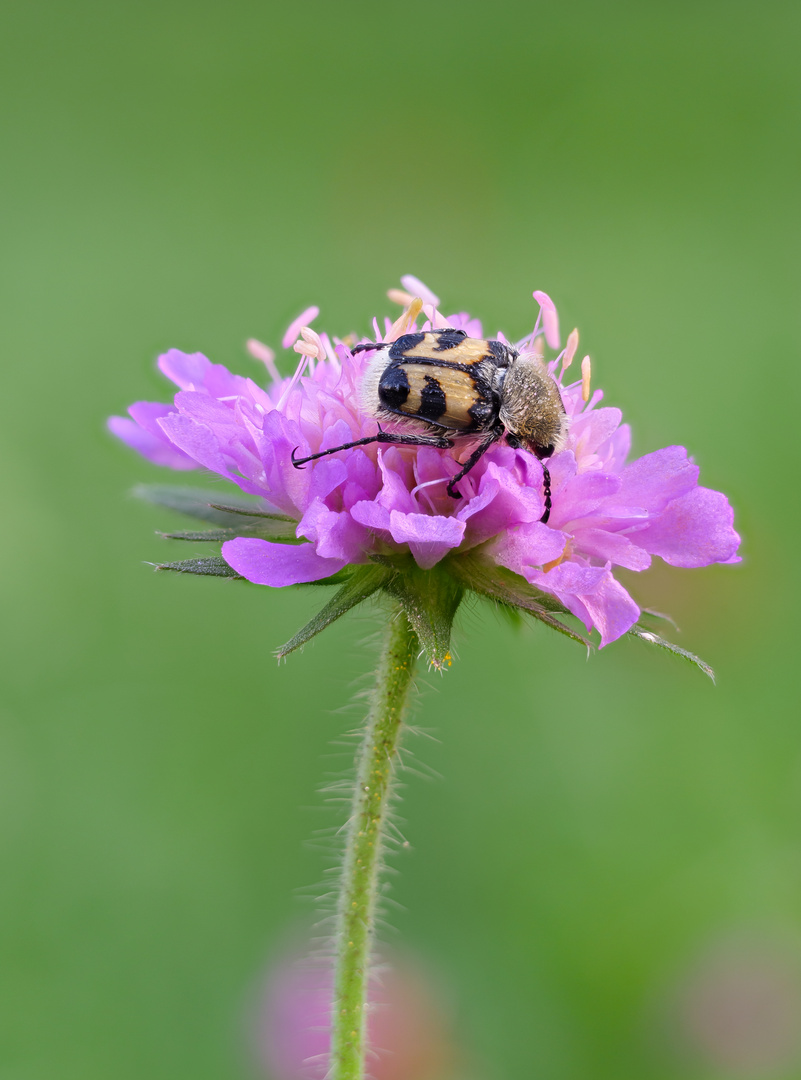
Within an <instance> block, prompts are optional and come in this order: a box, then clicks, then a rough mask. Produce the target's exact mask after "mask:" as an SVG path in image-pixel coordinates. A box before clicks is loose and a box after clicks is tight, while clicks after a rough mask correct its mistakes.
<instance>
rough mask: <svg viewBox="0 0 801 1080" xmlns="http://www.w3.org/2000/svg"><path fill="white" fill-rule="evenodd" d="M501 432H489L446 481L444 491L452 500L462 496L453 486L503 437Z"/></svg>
mask: <svg viewBox="0 0 801 1080" xmlns="http://www.w3.org/2000/svg"><path fill="white" fill-rule="evenodd" d="M503 430H504V429H503V428H499V429H498V430H497V431H493V432H491V433H490V435H488V436H487V438H486V439H485V440H484V442H483V443H481V444H480V445H479V446H477V447H476V449H475V450H474V451H473V453H472V454H471V455H470V457H469V458H468V459H467V461H466V462H465V463H464V465H462V467H461V469H460V470H459V472H458V473H457V474H456V476H452V477H451V478H450V480H449V481H448V486H447V488H446V489H445V490H446V491H447V492H448V494H449V495H450V497H451V498H452V499H461V497H462V496H461V495H460V494H459V492H458V491H456V490H455V488H454V485H456V484H458V483H459V481H460V480H462V479H464V477H465V476H466V475H467V474H468V473H469V472H470V470H471V469H472V468H473V466H474V465H475V464H476V462H477V461H479V459H480V458H481V457H482V456H483V455H484V454H486V452H487V451H488V450H489V448H490V447H491V446H492V445H493V444H494V443H496V442H497V441H498V439H500V437H501V435H503Z"/></svg>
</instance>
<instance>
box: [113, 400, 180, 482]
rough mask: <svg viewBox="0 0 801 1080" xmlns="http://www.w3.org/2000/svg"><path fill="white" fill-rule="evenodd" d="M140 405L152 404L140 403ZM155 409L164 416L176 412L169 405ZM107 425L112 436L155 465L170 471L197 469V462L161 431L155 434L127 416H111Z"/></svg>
mask: <svg viewBox="0 0 801 1080" xmlns="http://www.w3.org/2000/svg"><path fill="white" fill-rule="evenodd" d="M139 404H141V405H145V404H150V403H149V402H140V403H139ZM131 408H132V409H134V408H135V406H133V405H132V406H131ZM155 408H156V409H161V415H162V416H165V415H166V414H167V413H168V412H173V411H174V410H173V409H172V407H171V406H169V405H157V406H155ZM107 425H108V429H109V431H110V432H111V433H112V435H116V436H117V438H118V439H122V441H123V442H124V443H126V444H127V445H128V446H130V447H131V448H132V449H133V450H138V451H139V453H140V454H141V455H142V456H143V457H146V458H147V459H148V461H152V462H153V464H154V465H166V466H167V468H170V469H196V468H197V462H196V461H193V460H192V459H191V458H190V457H188V456H187V455H186V454H185V453H184V452H183V451H182V450H179V449H178V448H177V447H175V446H173V445H172V443H171V442H170V441H169V439H168V438H167V437H166V436H165V435H164V434H163V432H162V431H161V430H160V429H159V432H158V434H153V433H151V432H150V431H147V430H146V429H145V428H144V427H142V426H141V425H140V424H138V423H136V422H135V421H134V420H129V419H128V417H127V416H110V417H109V418H108V421H107Z"/></svg>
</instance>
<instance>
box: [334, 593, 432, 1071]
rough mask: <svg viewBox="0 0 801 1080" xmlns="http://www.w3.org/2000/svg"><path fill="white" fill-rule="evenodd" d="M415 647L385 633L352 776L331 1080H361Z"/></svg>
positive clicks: (405, 624) (400, 625) (393, 631)
mask: <svg viewBox="0 0 801 1080" xmlns="http://www.w3.org/2000/svg"><path fill="white" fill-rule="evenodd" d="M419 649H420V646H419V643H418V641H417V636H416V634H415V633H414V631H413V630H412V628H411V626H410V625H409V620H408V619H407V617H406V613H405V612H404V611H402V610H399V611H397V612H396V613H395V615H394V617H392V618H390V621H389V623H388V625H387V629H386V636H385V641H384V649H383V652H382V654H381V660H380V661H379V665H378V670H377V672H376V683H375V690H374V692H373V700H372V705H371V708H370V713H369V716H368V718H367V725H366V728H365V732H364V738H363V741H362V745H361V750H360V752H359V758H358V765H357V770H356V787H355V790H354V793H353V803H352V805H351V816H350V821H349V822H348V828H347V839H346V842H345V861H344V866H343V868H342V879H341V882H340V890H339V912H338V919H337V937H336V975H335V983H334V1001H333V1008H332V1015H331V1070H330V1073H329V1076H330V1078H331V1080H363V1077H364V1056H365V1052H366V1050H367V1045H366V1027H367V1008H366V1006H367V984H368V977H369V966H370V948H371V945H372V938H373V925H374V923H375V908H376V894H377V884H378V871H379V868H380V864H381V849H382V846H383V838H384V824H385V822H386V818H387V809H388V807H387V803H388V801H389V798H388V797H389V793H390V787H391V783H392V773H393V769H394V764H395V757H396V755H397V752H398V738H399V736H400V732H401V728H402V726H403V715H404V712H405V707H406V701H407V698H408V694H409V689H410V687H411V682H412V673H413V670H414V663H415V660H416V658H417V653H418V652H419Z"/></svg>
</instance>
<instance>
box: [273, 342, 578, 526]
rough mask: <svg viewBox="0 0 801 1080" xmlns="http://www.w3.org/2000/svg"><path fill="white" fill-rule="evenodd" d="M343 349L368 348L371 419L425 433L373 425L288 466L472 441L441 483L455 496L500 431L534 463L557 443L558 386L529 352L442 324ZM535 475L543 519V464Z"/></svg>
mask: <svg viewBox="0 0 801 1080" xmlns="http://www.w3.org/2000/svg"><path fill="white" fill-rule="evenodd" d="M351 351H352V352H353V353H359V352H373V353H374V355H373V356H372V357H370V358H369V360H368V363H367V368H366V370H365V373H364V376H363V379H362V386H361V398H362V401H361V404H362V408H363V410H364V411H365V412H367V413H369V414H370V415H371V416H374V417H375V418H376V419H377V420H396V419H402V420H408V421H410V422H416V423H417V425H418V427H419V426H420V425H424V426H425V428H426V429H427V430H428V432H429V433H430V434H423V433H418V432H415V433H411V432H410V433H408V434H405V433H396V432H387V431H383V430H382V429H381V426H380V424H379V429H378V434H377V435H370V436H368V437H367V438H364V439H356V441H355V442H350V443H344V444H343V445H342V446H335V447H333V448H332V449H331V450H323V451H321V452H320V453H319V454H310V455H309V456H308V457H304V458H296V457H295V453H296V451H297V447H296V448H295V450H293V451H292V464H293V465H294V466H295V468H300V467H302V466H303V465H305V464H306V463H307V462H308V461H315V460H316V459H317V458H321V457H325V456H326V455H328V454H336V453H338V452H339V451H340V450H350V449H352V448H353V447H355V446H366V445H367V444H368V443H395V444H399V445H402V446H435V447H439V448H440V449H449V448H450V447H453V446H454V445H455V440H457V439H472V440H475V439H479V440H480V441H479V443H478V446H477V447H476V448H475V449H474V450H473V452H472V453H471V454H470V456H469V457H468V458H467V460H466V461H464V462H463V463H461V465H462V467H461V469H460V470H459V472H457V473H456V475H455V476H452V477H451V479H450V480H449V481H448V486H447V492H448V495H450V496H451V498H453V499H459V498H461V495H460V494H459V492H458V491H457V490H456V485H457V484H458V483H459V481H460V480H462V479H464V477H465V476H466V475H467V474H468V473H469V472H470V470H471V469H472V468H473V466H474V465H475V464H476V463H477V462H478V461H479V460H480V458H481V457H482V456H483V455H484V454H485V453H486V452H487V450H489V448H490V447H491V446H492V445H493V444H494V443H496V442H498V440H499V439H501V438H503V437H504V436H506V442H507V444H508V445H509V446H511V447H513V448H514V449H518V448H522V449H525V450H529V451H530V452H531V453H533V454H535V455H536V457H537V458H538V459H539V460H540V461H543V459H545V458H549V457H551V456H552V455H553V454H555V453H557V452H558V451H559V450H562V449H563V448H564V446H565V442H566V438H567V424H568V420H567V413H566V412H565V407H564V404H563V403H562V398H561V396H560V394H559V388H558V387H557V385H556V383H555V381H554V380H553V379H552V378H551V376H550V375H549V373H548V370H547V368H546V367H545V365H544V364H543V362H542V359H541V358H540V357H539V356H536V355H534V354H533V353H519V352H518V351H517V350H516V349H514V348H512V346H511V345H507V344H506V343H505V342H502V341H489V340H485V339H483V338H471V337H468V336H467V334H466V333H465V331H464V330H454V329H452V328H449V327H445V328H443V329H441V330H428V331H423V332H420V333H413V334H404V335H402V336H401V337H399V338H398V339H397V340H396V341H393V342H365V343H363V344H361V345H356V346H354V348H353V349H352V350H351ZM542 474H543V494H544V499H545V513H544V514H543V515H542V517H541V519H540V520H541V521H543V522H547V520H548V518H549V516H550V513H551V477H550V473H549V472H548V469H547V467H546V466H545V465H544V464H543V466H542Z"/></svg>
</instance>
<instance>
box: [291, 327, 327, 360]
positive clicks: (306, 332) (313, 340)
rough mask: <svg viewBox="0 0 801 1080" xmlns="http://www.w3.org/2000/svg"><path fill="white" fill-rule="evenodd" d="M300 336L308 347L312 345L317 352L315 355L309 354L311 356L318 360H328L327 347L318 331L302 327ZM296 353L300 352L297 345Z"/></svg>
mask: <svg viewBox="0 0 801 1080" xmlns="http://www.w3.org/2000/svg"><path fill="white" fill-rule="evenodd" d="M300 336H301V337H302V338H303V340H304V342H305V343H306V344H307V345H310V346H311V347H312V348H313V349H314V350H315V351H314V352H313V353H309V356H314V357H315V358H316V359H317V360H325V359H326V355H325V345H323V343H322V340H321V338H320V335H319V334H318V333H317V331H316V330H312V329H311V327H309V326H302V327H301V328H300ZM298 344H300V343H298ZM295 351H296V352H299V351H300V350H299V349H298V347H297V345H295Z"/></svg>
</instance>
